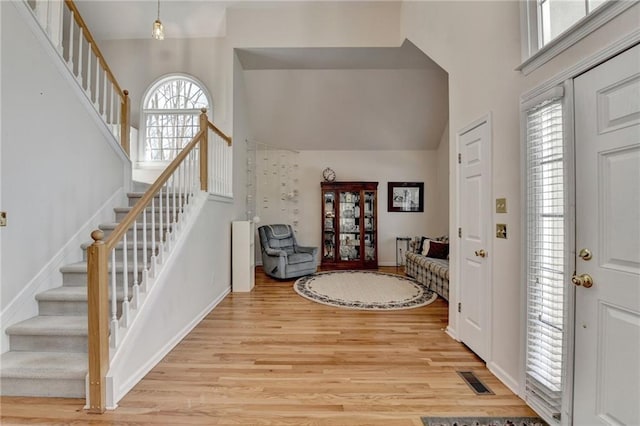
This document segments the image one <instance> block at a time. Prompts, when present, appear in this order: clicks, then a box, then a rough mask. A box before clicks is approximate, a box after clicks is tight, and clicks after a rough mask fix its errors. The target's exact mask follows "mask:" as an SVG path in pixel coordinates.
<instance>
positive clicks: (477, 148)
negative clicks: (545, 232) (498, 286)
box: [458, 117, 491, 361]
mask: <svg viewBox="0 0 640 426" xmlns="http://www.w3.org/2000/svg"><path fill="white" fill-rule="evenodd" d="M458 153H459V156H458V163H459V182H460V192H459V193H460V198H459V204H458V205H459V217H460V226H461V230H460V235H461V240H460V241H461V242H460V283H459V286H458V288H459V305H458V312H460V316H459V321H460V323H459V335H460V336H459V337H460V340H461V341H462V342H463V343H464V344H466V345H467V346H468V347H469V348H470V349H471V350H472V351H473V352H475V353H476V354H477V355H478V356H479V357H480V358H482V359H484V360H485V361H486V360H487V359H488V356H489V342H490V335H489V313H490V312H491V311H490V307H491V305H490V304H491V291H490V276H489V266H490V262H489V256H490V255H491V253H489V247H488V244H489V242H490V239H489V229H490V227H491V131H490V125H489V121H488V117H487V118H486V119H482V120H480V121H479V122H478V123H475V124H473V125H471V126H470V127H469V128H468V129H467V130H463V131H461V132H460V133H459V134H458Z"/></svg>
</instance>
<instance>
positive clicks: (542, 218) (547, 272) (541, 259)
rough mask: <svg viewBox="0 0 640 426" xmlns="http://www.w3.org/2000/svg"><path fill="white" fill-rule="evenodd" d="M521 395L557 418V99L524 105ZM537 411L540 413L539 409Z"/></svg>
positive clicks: (561, 227)
mask: <svg viewBox="0 0 640 426" xmlns="http://www.w3.org/2000/svg"><path fill="white" fill-rule="evenodd" d="M525 152H526V160H525V162H526V164H525V169H526V192H527V193H526V200H527V209H526V228H527V230H526V236H527V246H526V249H527V255H526V267H525V274H526V286H527V330H526V333H527V337H526V339H527V342H526V347H527V350H526V379H525V380H526V396H527V400H528V401H530V402H532V405H535V406H536V407H537V408H539V409H540V410H541V411H542V412H543V413H544V414H546V416H545V417H546V418H547V421H551V420H554V421H555V422H557V421H558V420H559V418H560V413H561V407H562V391H563V377H564V371H563V368H564V356H563V355H564V327H565V321H564V319H565V305H566V304H565V291H564V282H565V186H564V183H565V182H564V170H565V168H564V149H563V116H562V99H561V98H557V97H556V98H554V99H550V100H546V101H544V102H542V103H538V104H537V105H536V106H533V107H530V108H529V109H528V110H527V111H526V151H525ZM541 414H542V413H541Z"/></svg>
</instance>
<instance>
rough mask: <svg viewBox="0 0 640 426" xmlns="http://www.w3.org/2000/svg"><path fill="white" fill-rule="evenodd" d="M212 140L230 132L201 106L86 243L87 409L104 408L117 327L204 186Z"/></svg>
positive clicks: (227, 140) (125, 321) (224, 140)
mask: <svg viewBox="0 0 640 426" xmlns="http://www.w3.org/2000/svg"><path fill="white" fill-rule="evenodd" d="M210 144H211V145H213V146H218V145H222V144H223V145H224V146H226V147H227V148H228V147H229V146H230V145H231V137H229V136H227V135H225V134H224V133H223V132H222V131H220V130H219V129H218V128H217V127H216V126H215V125H214V124H213V123H211V122H209V120H208V118H207V113H206V109H204V108H203V109H202V113H201V114H200V130H199V131H198V133H197V134H196V135H195V136H194V138H193V139H192V140H191V142H189V143H188V144H187V145H186V147H185V148H184V149H183V150H182V151H181V152H180V153H179V154H178V155H177V156H176V158H175V159H174V160H173V161H172V162H171V163H170V164H169V166H168V167H167V168H166V169H165V170H164V171H163V172H162V174H161V175H160V176H159V177H158V179H157V180H156V181H155V182H154V183H153V184H152V185H151V186H150V187H149V189H148V190H147V191H146V192H145V193H144V195H142V197H141V198H140V199H139V200H138V201H137V202H136V204H135V205H134V206H133V207H132V208H131V210H130V211H129V213H127V215H126V216H125V217H124V218H123V219H122V221H120V223H119V224H118V225H117V226H116V228H115V229H114V230H113V231H112V232H111V233H110V234H109V235H108V237H106V238H105V235H104V232H103V231H101V230H95V231H93V232H92V233H91V238H92V239H93V240H94V243H93V244H92V245H91V246H90V247H89V248H88V249H87V256H88V257H87V271H88V278H87V281H88V282H87V286H88V288H87V292H88V317H89V318H88V321H89V337H88V339H89V401H88V402H89V404H88V405H89V411H90V412H93V413H102V412H104V411H105V408H106V407H105V401H106V384H105V377H106V374H107V370H108V368H109V350H110V348H111V349H115V348H117V346H118V343H119V341H120V338H121V336H120V334H121V329H126V328H127V327H128V326H129V324H130V322H131V320H132V318H131V310H132V309H137V308H138V306H139V304H140V301H141V296H142V295H144V294H145V293H146V292H147V291H148V290H149V289H150V288H151V286H152V285H153V279H154V278H156V277H157V273H158V269H159V267H160V266H161V265H162V264H163V262H164V261H165V258H166V256H167V255H168V254H169V253H170V252H171V250H172V248H173V247H172V245H173V244H174V243H175V242H176V240H177V232H178V231H179V230H180V229H181V227H182V225H183V223H184V219H185V218H186V216H187V215H188V214H189V210H190V208H191V207H192V206H193V202H194V201H195V199H196V197H197V195H198V193H199V192H200V191H207V187H208V181H209V179H208V175H209V171H208V161H207V160H208V150H209V145H210ZM228 151H231V150H230V149H228ZM117 251H120V253H119V254H118V253H116V252H117ZM130 287H131V288H130Z"/></svg>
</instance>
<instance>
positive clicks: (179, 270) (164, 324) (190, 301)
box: [108, 201, 233, 402]
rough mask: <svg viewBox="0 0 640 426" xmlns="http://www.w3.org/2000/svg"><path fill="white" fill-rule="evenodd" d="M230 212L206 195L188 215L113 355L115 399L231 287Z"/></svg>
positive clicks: (229, 205)
mask: <svg viewBox="0 0 640 426" xmlns="http://www.w3.org/2000/svg"><path fill="white" fill-rule="evenodd" d="M232 213H233V209H232V205H231V204H225V203H219V202H214V201H205V205H204V207H203V208H202V211H201V212H199V214H197V217H196V216H195V215H194V217H193V218H189V220H193V224H192V225H186V226H187V227H189V226H192V228H190V229H188V230H187V231H186V234H185V235H183V236H181V237H180V238H181V240H179V241H178V243H177V246H176V249H175V250H176V251H175V252H173V253H172V254H171V255H170V258H169V260H168V263H167V268H166V269H164V270H163V271H162V273H161V275H160V276H159V277H158V278H157V280H156V282H154V283H153V284H152V286H151V290H150V291H149V293H148V296H147V297H148V299H147V300H146V301H145V304H144V305H143V307H142V309H141V311H140V312H139V313H138V314H137V315H138V316H137V317H136V319H135V322H134V323H133V325H132V327H131V328H130V329H129V330H128V331H127V335H126V336H125V340H124V341H123V343H122V346H121V347H120V348H119V349H118V352H117V353H116V355H115V356H114V357H113V360H112V363H111V366H110V370H109V373H108V381H109V380H112V381H113V384H112V386H113V390H114V393H115V401H113V402H117V401H118V400H119V399H121V398H122V397H123V396H124V395H125V394H126V393H127V392H128V391H129V390H130V389H131V388H132V387H133V386H134V385H135V384H136V383H137V382H138V381H139V380H140V379H141V378H142V377H143V376H144V375H145V374H146V373H147V372H148V371H149V370H150V369H151V368H152V367H153V366H154V365H155V364H156V363H158V362H159V361H160V360H161V359H162V358H163V357H164V356H165V355H166V354H167V353H168V352H169V351H170V350H171V349H172V348H173V347H174V346H175V345H176V344H178V343H179V342H180V340H181V339H182V338H183V337H184V336H185V335H186V334H188V332H189V331H191V329H192V328H193V327H195V326H196V325H197V324H198V322H199V321H200V319H202V318H203V317H204V316H205V315H206V314H208V313H209V312H210V311H211V309H212V308H213V307H214V306H215V305H216V304H217V303H219V302H220V301H221V300H222V299H223V298H224V296H225V295H226V294H228V293H229V291H230V289H231V287H230V282H231V281H230V273H229V264H230V253H229V248H228V242H229V240H230V233H231V225H230V222H231V214H232ZM211 218H216V220H211ZM182 238H183V239H182Z"/></svg>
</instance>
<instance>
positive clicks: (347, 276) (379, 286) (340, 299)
mask: <svg viewBox="0 0 640 426" xmlns="http://www.w3.org/2000/svg"><path fill="white" fill-rule="evenodd" d="M293 288H294V290H295V291H296V292H297V293H298V294H299V295H301V296H302V297H306V298H307V299H309V300H312V301H314V302H318V303H322V304H325V305H330V306H336V307H340V308H350V309H362V310H371V311H383V310H397V309H410V308H417V307H419V306H426V305H428V304H429V303H432V302H433V301H435V300H436V299H437V298H438V295H437V294H436V293H434V292H433V291H431V290H429V289H428V288H427V287H426V286H425V285H423V284H421V283H419V282H417V281H415V280H413V279H411V278H407V277H403V276H400V275H394V274H385V273H382V272H377V271H332V272H319V273H316V274H313V275H309V276H306V277H303V278H300V279H299V280H297V281H296V282H295V283H294V284H293Z"/></svg>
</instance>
